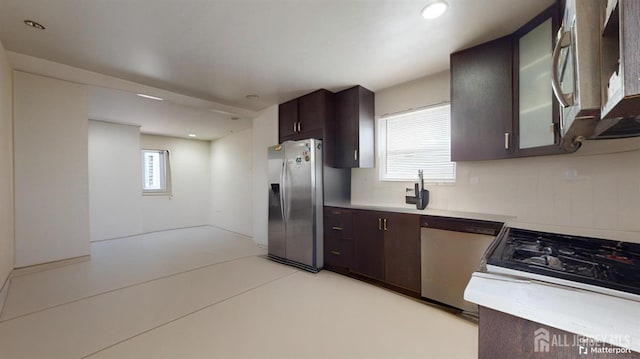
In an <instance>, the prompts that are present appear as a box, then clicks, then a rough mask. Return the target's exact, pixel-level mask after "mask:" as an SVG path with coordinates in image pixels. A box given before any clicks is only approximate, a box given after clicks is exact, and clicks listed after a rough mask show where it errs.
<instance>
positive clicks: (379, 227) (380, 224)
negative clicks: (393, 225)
mask: <svg viewBox="0 0 640 359" xmlns="http://www.w3.org/2000/svg"><path fill="white" fill-rule="evenodd" d="M378 230H379V231H381V230H382V218H378Z"/></svg>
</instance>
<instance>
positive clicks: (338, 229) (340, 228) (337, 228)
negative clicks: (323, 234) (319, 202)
mask: <svg viewBox="0 0 640 359" xmlns="http://www.w3.org/2000/svg"><path fill="white" fill-rule="evenodd" d="M331 229H333V230H334V231H341V230H342V227H335V226H334V227H331Z"/></svg>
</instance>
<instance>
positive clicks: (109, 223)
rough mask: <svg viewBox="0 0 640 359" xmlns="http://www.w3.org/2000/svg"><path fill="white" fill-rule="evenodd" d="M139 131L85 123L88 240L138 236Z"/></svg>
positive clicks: (139, 231) (139, 187) (113, 125)
mask: <svg viewBox="0 0 640 359" xmlns="http://www.w3.org/2000/svg"><path fill="white" fill-rule="evenodd" d="M140 162H141V160H140V127H138V126H131V125H122V124H115V123H109V122H102V121H89V211H90V232H91V240H92V241H96V240H102V239H110V238H117V237H125V236H130V235H134V234H138V233H141V232H142V223H141V216H142V214H141V213H140V212H141V208H142V195H141V194H142V183H141V182H142V181H141V176H142V169H141V165H140Z"/></svg>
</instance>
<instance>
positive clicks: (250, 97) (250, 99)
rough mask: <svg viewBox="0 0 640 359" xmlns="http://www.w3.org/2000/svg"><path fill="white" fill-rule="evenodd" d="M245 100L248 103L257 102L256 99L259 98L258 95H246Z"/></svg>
mask: <svg viewBox="0 0 640 359" xmlns="http://www.w3.org/2000/svg"><path fill="white" fill-rule="evenodd" d="M245 98H246V99H247V100H249V101H258V99H259V98H260V96H258V95H247V96H245Z"/></svg>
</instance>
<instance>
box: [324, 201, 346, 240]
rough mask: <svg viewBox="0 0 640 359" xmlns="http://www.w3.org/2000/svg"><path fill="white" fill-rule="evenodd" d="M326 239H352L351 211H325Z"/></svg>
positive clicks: (336, 209)
mask: <svg viewBox="0 0 640 359" xmlns="http://www.w3.org/2000/svg"><path fill="white" fill-rule="evenodd" d="M324 234H325V237H331V238H338V239H340V238H342V239H352V238H353V215H352V213H351V211H350V210H347V209H342V208H333V207H327V208H325V209H324Z"/></svg>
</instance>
